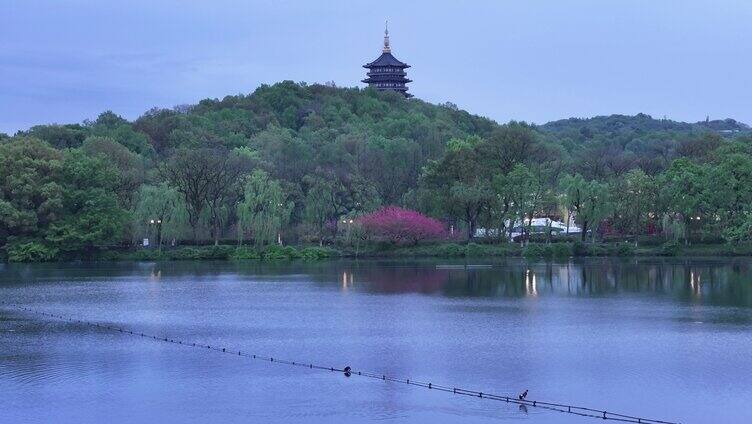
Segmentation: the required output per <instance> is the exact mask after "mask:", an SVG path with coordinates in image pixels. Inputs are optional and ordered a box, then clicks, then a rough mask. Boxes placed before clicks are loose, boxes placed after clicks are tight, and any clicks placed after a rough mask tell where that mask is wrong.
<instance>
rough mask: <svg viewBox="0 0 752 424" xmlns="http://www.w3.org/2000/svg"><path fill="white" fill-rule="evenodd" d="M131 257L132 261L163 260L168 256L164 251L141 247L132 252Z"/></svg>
mask: <svg viewBox="0 0 752 424" xmlns="http://www.w3.org/2000/svg"><path fill="white" fill-rule="evenodd" d="M131 259H133V260H134V261H163V260H165V259H168V257H167V255H166V254H165V253H164V252H160V251H158V250H156V249H141V250H137V251H136V252H134V253H133V255H132V256H131Z"/></svg>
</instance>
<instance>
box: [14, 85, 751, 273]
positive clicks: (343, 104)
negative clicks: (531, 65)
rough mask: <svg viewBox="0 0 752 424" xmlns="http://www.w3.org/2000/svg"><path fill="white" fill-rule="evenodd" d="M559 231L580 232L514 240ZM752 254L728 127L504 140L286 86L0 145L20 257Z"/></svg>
mask: <svg viewBox="0 0 752 424" xmlns="http://www.w3.org/2000/svg"><path fill="white" fill-rule="evenodd" d="M543 216H546V217H555V218H557V219H562V220H564V219H566V220H567V221H569V220H570V219H571V222H572V225H577V226H579V227H580V228H582V229H583V231H582V233H581V234H578V235H577V236H575V237H571V236H570V237H560V236H553V235H551V234H550V233H547V234H545V235H540V234H533V233H531V232H530V231H529V228H528V233H527V234H526V235H524V236H523V237H522V242H523V243H526V244H527V245H526V246H520V245H517V244H514V243H511V242H510V241H509V240H508V237H507V235H508V234H509V233H510V232H511V231H512V229H511V228H510V227H513V226H514V223H515V222H519V223H523V224H522V225H523V227H524V226H525V225H526V224H525V223H526V222H529V221H526V219H528V218H530V217H543ZM480 228H483V229H493V230H494V232H493V234H494V236H493V237H488V238H483V239H476V237H475V235H476V234H477V230H478V229H480ZM524 232H525V231H524V229H523V234H524ZM144 239H149V244H150V246H149V249H143V248H141V247H140V246H142V245H143V240H144ZM751 239H752V131H750V128H749V127H747V126H746V125H744V124H741V123H738V122H736V121H733V120H730V119H727V120H713V121H711V120H709V119H708V120H705V121H702V122H697V123H683V122H676V121H671V120H667V119H654V118H652V117H650V116H647V115H643V114H640V115H636V116H623V115H612V116H603V117H595V118H590V119H574V118H573V119H566V120H561V121H555V122H550V123H547V124H544V125H532V124H527V123H524V122H509V123H507V124H498V123H496V122H494V121H492V120H490V119H487V118H483V117H479V116H476V115H472V114H470V113H468V112H466V111H463V110H459V109H458V108H457V107H456V106H455V105H453V104H451V103H446V104H439V105H434V104H430V103H426V102H423V101H421V100H418V99H405V98H404V97H402V96H400V95H398V94H395V93H384V92H377V91H374V90H372V89H365V90H363V89H356V88H337V87H333V86H328V85H307V84H304V83H293V82H289V81H286V82H281V83H278V84H275V85H272V86H261V87H259V88H258V89H257V90H255V91H254V92H253V93H252V94H249V95H236V96H227V97H225V98H224V99H221V100H219V99H207V100H203V101H201V102H199V103H198V104H196V105H191V106H178V107H175V108H172V109H152V110H150V111H148V112H146V113H144V114H143V115H142V116H141V117H139V118H138V119H136V120H135V121H132V122H131V121H128V120H126V119H123V118H122V117H120V116H118V115H117V114H115V113H113V112H109V111H107V112H103V113H102V114H100V115H99V116H98V117H97V118H96V120H93V121H85V122H83V123H80V124H53V125H39V126H35V127H32V128H30V129H29V130H27V131H20V132H18V133H16V134H15V135H12V136H11V135H5V134H0V247H1V249H0V258H2V259H3V260H10V261H51V260H68V259H91V258H103V257H130V258H136V259H138V258H142V259H144V258H153V259H160V258H161V259H191V258H193V259H212V258H214V259H227V258H237V259H263V258H267V259H275V258H309V259H316V258H321V257H330V256H332V255H335V254H339V253H345V254H355V255H357V254H375V253H377V252H382V253H383V252H393V253H394V252H398V254H400V255H436V256H469V255H473V254H477V255H482V254H494V255H503V254H528V255H551V256H557V255H571V254H629V253H634V252H635V251H639V250H640V249H648V250H649V251H651V252H663V253H666V254H671V253H675V252H677V251H678V250H679V249H699V251H703V252H706V253H707V252H731V253H734V252H746V250H745V249H746V248H745V246H746V244H747V243H748V242H750V240H751ZM280 244H283V245H285V246H284V247H283V246H281V245H280ZM709 245H715V246H718V248H717V249H715V250H713V249H710V248H707V246H709ZM202 246H205V247H202ZM290 246H297V248H295V247H290ZM693 246H694V247H693ZM650 249H653V250H650ZM702 249H706V250H702ZM708 249H709V250H708ZM338 252H339V253H338ZM108 255H109V256H108Z"/></svg>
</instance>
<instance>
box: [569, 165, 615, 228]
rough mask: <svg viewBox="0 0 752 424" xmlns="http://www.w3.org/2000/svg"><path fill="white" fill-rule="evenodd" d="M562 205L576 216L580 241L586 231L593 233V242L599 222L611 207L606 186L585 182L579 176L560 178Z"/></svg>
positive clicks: (595, 182) (596, 182)
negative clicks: (579, 227) (580, 228)
mask: <svg viewBox="0 0 752 424" xmlns="http://www.w3.org/2000/svg"><path fill="white" fill-rule="evenodd" d="M561 184H562V186H561V189H562V191H563V198H564V204H565V205H566V206H567V208H568V209H569V210H570V211H572V212H574V213H575V214H576V218H575V219H576V220H577V221H579V222H580V225H581V226H582V234H581V236H580V237H581V239H582V241H585V237H586V235H587V232H588V230H591V227H592V232H593V240H595V233H596V230H597V227H598V224H599V223H600V221H601V220H602V219H603V218H605V217H606V216H607V215H608V213H609V211H610V207H611V203H610V200H609V194H608V186H607V185H606V184H604V183H599V182H598V181H586V180H585V179H584V178H582V176H581V175H579V174H575V175H567V176H565V177H564V178H562V183H561Z"/></svg>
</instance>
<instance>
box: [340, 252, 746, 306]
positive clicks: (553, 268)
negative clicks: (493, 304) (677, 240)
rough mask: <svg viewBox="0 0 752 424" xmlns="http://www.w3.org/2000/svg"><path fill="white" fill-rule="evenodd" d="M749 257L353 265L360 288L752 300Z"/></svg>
mask: <svg viewBox="0 0 752 424" xmlns="http://www.w3.org/2000/svg"><path fill="white" fill-rule="evenodd" d="M749 271H750V262H749V260H744V261H741V262H736V261H733V260H710V261H709V260H696V259H692V260H670V259H615V258H595V259H585V260H573V261H570V262H566V263H551V262H530V263H527V262H524V261H520V262H517V263H512V264H503V265H498V266H495V267H493V268H486V269H464V268H459V269H434V268H431V267H429V266H425V265H423V266H421V267H417V268H415V267H405V266H403V267H396V268H394V267H389V268H380V267H369V268H365V269H358V270H354V271H352V272H353V273H354V274H355V276H356V277H355V279H356V280H357V281H361V282H363V283H365V284H364V286H363V287H362V289H364V290H369V291H374V292H382V293H435V292H441V293H443V294H444V295H445V296H450V297H458V296H463V297H534V296H552V295H553V296H556V295H561V296H585V297H598V296H607V295H613V294H654V295H659V296H665V297H671V298H675V299H678V300H680V301H683V302H702V303H707V304H719V305H738V306H752V276H750V272H749Z"/></svg>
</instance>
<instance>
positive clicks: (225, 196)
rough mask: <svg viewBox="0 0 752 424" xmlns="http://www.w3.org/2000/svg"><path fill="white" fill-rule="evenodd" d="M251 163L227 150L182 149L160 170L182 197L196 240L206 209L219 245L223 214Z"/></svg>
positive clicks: (212, 233)
mask: <svg viewBox="0 0 752 424" xmlns="http://www.w3.org/2000/svg"><path fill="white" fill-rule="evenodd" d="M249 166H250V164H249V162H248V160H247V159H246V158H245V157H243V156H241V155H239V154H237V153H234V152H230V151H228V150H226V149H195V150H191V149H179V150H177V151H176V152H175V153H174V154H173V155H172V157H171V158H170V159H169V160H168V162H167V163H166V164H164V165H163V166H162V167H161V168H160V172H161V173H162V175H163V177H164V178H165V179H166V180H167V181H168V182H169V183H170V184H171V185H172V186H173V187H175V189H176V190H177V191H178V192H179V193H180V194H181V195H182V196H183V201H184V202H185V208H186V212H187V213H188V223H189V224H190V226H191V229H192V232H193V240H194V241H196V240H197V239H198V234H197V231H198V224H199V220H200V218H201V214H202V212H203V211H204V209H208V210H209V215H210V221H211V236H212V238H213V239H214V244H215V245H217V244H219V233H220V227H221V223H222V220H221V218H222V217H221V212H222V207H223V206H225V203H226V201H228V200H229V199H230V198H231V197H232V196H233V195H235V194H236V193H237V192H238V191H239V189H238V182H239V181H240V177H241V176H242V175H243V174H244V173H245V172H246V171H247V169H248V168H249Z"/></svg>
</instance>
